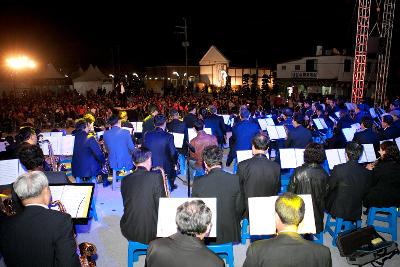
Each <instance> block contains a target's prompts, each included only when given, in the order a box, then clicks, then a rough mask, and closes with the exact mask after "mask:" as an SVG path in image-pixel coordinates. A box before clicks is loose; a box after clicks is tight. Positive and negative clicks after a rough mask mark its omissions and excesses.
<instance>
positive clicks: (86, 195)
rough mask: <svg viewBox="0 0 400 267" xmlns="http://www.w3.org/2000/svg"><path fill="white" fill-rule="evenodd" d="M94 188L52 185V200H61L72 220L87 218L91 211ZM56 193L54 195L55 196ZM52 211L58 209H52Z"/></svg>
mask: <svg viewBox="0 0 400 267" xmlns="http://www.w3.org/2000/svg"><path fill="white" fill-rule="evenodd" d="M93 188H94V186H88V185H84V186H79V185H52V186H50V191H51V195H52V200H53V201H55V200H60V201H61V203H62V204H63V205H64V207H65V209H66V212H67V213H68V214H69V215H71V217H72V218H87V217H88V215H89V209H90V198H91V196H92V191H93ZM53 191H54V194H53ZM52 209H56V210H58V209H57V208H54V207H52Z"/></svg>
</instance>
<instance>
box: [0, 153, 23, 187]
mask: <svg viewBox="0 0 400 267" xmlns="http://www.w3.org/2000/svg"><path fill="white" fill-rule="evenodd" d="M19 164H20V163H19V160H18V159H9V160H0V185H4V184H11V183H14V182H15V180H16V179H17V177H18V176H19V170H18V168H19Z"/></svg>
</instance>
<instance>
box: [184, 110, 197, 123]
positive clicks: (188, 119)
mask: <svg viewBox="0 0 400 267" xmlns="http://www.w3.org/2000/svg"><path fill="white" fill-rule="evenodd" d="M196 111H197V109H196V105H194V104H190V105H189V106H188V112H189V113H188V114H187V115H186V116H185V118H184V119H183V122H184V123H185V124H186V128H193V125H194V122H195V121H196V120H197V116H196Z"/></svg>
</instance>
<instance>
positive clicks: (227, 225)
mask: <svg viewBox="0 0 400 267" xmlns="http://www.w3.org/2000/svg"><path fill="white" fill-rule="evenodd" d="M222 156H223V153H222V149H221V148H219V147H218V146H215V145H214V146H208V147H206V148H204V151H203V160H204V164H205V167H206V170H207V174H206V175H205V176H201V177H198V178H197V179H195V180H194V183H193V192H192V197H215V198H217V211H218V213H217V239H216V242H215V243H216V244H223V243H228V242H236V241H239V240H240V220H241V217H242V214H243V210H244V203H243V198H242V196H241V193H240V186H239V177H238V176H237V175H233V174H230V173H227V172H225V171H223V170H222Z"/></svg>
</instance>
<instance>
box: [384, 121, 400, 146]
mask: <svg viewBox="0 0 400 267" xmlns="http://www.w3.org/2000/svg"><path fill="white" fill-rule="evenodd" d="M392 124H393V117H392V115H383V116H382V129H383V131H381V132H380V133H379V140H380V141H384V140H392V139H395V138H397V137H400V129H398V128H396V127H394V126H392Z"/></svg>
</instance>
